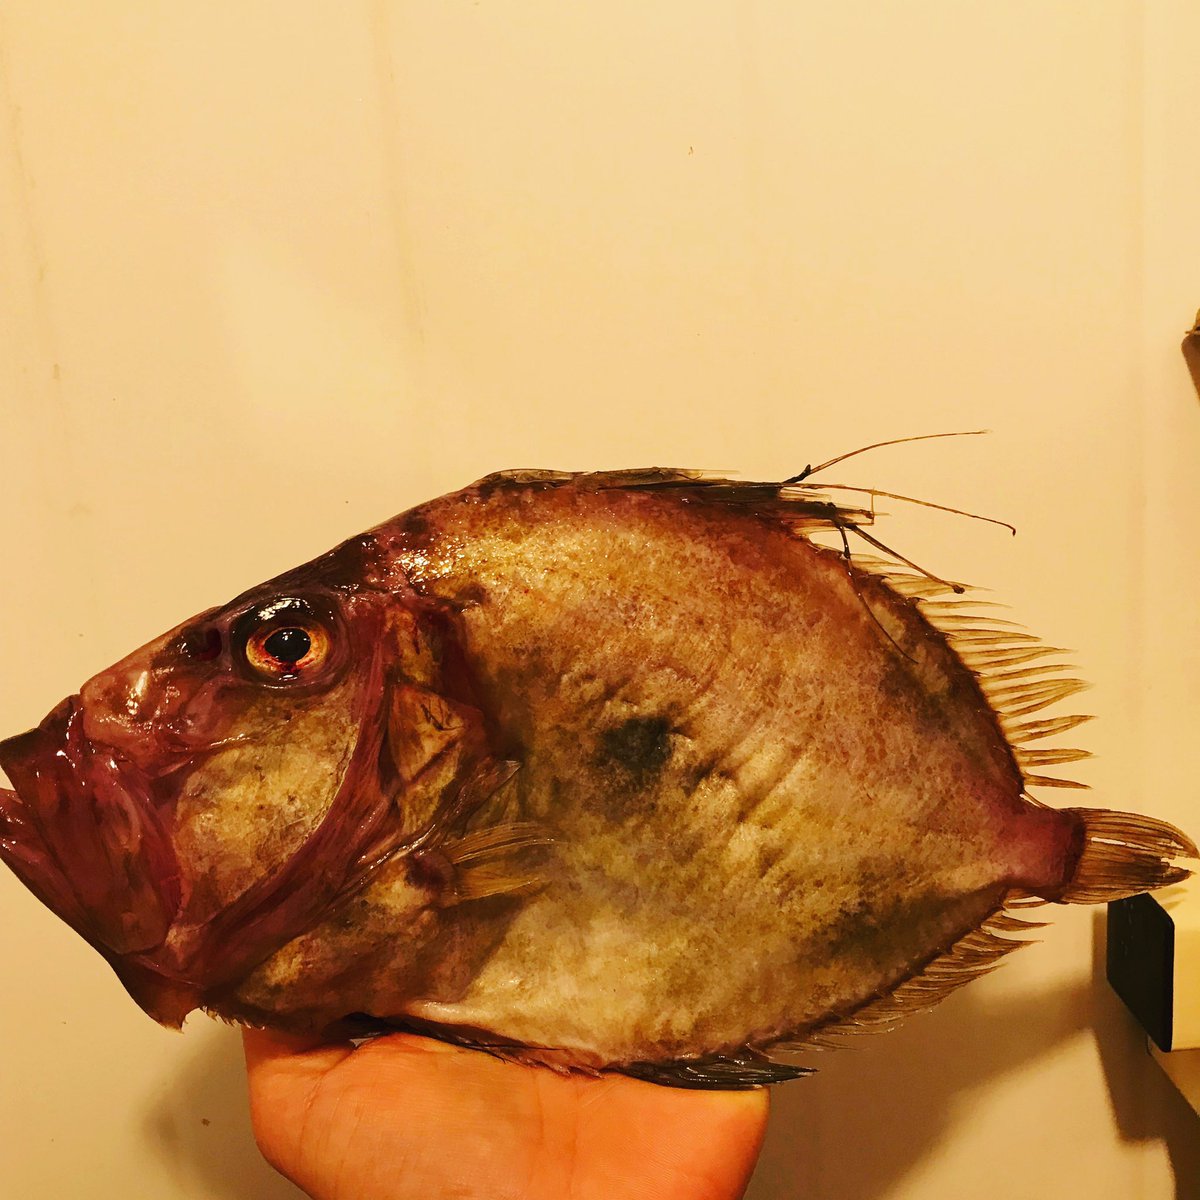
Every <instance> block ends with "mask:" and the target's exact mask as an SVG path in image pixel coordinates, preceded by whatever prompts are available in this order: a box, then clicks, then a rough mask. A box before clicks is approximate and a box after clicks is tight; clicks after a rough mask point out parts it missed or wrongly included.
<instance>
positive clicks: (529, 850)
mask: <svg viewBox="0 0 1200 1200" xmlns="http://www.w3.org/2000/svg"><path fill="white" fill-rule="evenodd" d="M909 440H911V439H909ZM879 444H890V443H879ZM873 448H874V447H867V448H866V449H873ZM847 457H850V456H848V455H844V456H841V457H840V458H838V459H833V460H830V462H829V463H823V464H821V465H820V466H819V467H817V468H814V467H811V466H809V467H806V468H805V470H804V471H803V472H801V473H800V474H799V475H796V476H793V477H791V478H789V479H787V480H784V481H782V482H775V483H761V482H752V481H740V480H735V479H730V478H724V477H719V476H713V475H708V474H706V473H703V472H697V471H690V470H677V469H665V468H648V469H640V470H624V471H608V472H591V473H570V472H556V471H548V470H513V471H502V472H498V473H495V474H492V475H489V476H487V477H485V478H484V479H482V480H480V481H478V482H477V483H475V484H473V485H471V486H469V487H467V488H465V489H463V490H460V491H457V492H454V493H451V494H450V495H447V496H443V497H441V498H439V499H435V500H432V501H430V502H428V503H424V504H421V505H419V506H418V507H416V508H413V509H411V510H409V511H407V512H405V513H402V514H401V515H399V516H397V517H395V518H393V519H392V520H389V521H387V522H385V523H383V524H381V525H379V526H377V527H376V528H374V529H372V530H370V531H368V532H366V533H364V534H361V535H358V536H355V537H352V538H350V539H349V540H348V541H345V542H344V543H342V544H341V545H340V546H338V547H336V548H335V549H333V550H331V551H330V552H328V553H326V554H324V555H322V556H320V557H318V558H316V559H314V560H313V561H312V562H310V563H307V564H306V565H304V566H301V567H298V568H296V569H294V570H291V571H288V572H286V573H285V574H282V575H280V576H278V577H276V578H274V579H272V580H270V581H268V582H266V583H263V584H261V585H259V586H257V587H254V588H252V589H250V590H249V591H246V592H244V593H243V594H242V595H240V596H238V597H237V598H236V599H234V600H232V601H231V602H229V603H227V604H224V605H221V606H219V607H215V608H212V609H209V610H208V611H206V612H203V613H201V614H199V615H198V616H196V617H193V618H191V619H189V620H187V621H185V622H183V623H182V624H181V625H179V626H177V627H176V628H174V629H172V630H170V631H169V632H167V633H165V634H163V635H162V636H160V637H158V638H157V639H155V640H154V641H151V642H150V643H149V644H147V645H146V646H144V647H142V648H141V649H139V650H137V651H135V652H134V653H132V654H131V655H129V656H128V657H126V658H124V659H122V660H121V661H120V662H118V663H116V664H115V665H114V666H112V667H110V668H108V669H107V670H104V671H101V672H100V673H99V674H98V675H96V676H95V677H94V678H92V679H90V680H88V681H87V682H86V683H84V684H83V686H82V687H81V688H80V690H79V692H78V693H77V694H75V695H73V696H71V697H69V698H68V699H66V700H64V701H63V702H62V703H61V704H59V705H58V706H57V707H56V708H54V710H53V711H52V712H51V713H49V715H47V716H46V717H45V719H44V720H42V721H41V723H40V724H39V725H37V726H36V727H35V728H33V729H31V730H29V731H27V732H25V733H21V734H18V735H16V736H14V737H10V738H8V739H7V740H5V741H3V742H0V767H2V768H3V770H4V771H5V773H6V774H7V776H8V779H9V781H10V782H11V784H12V789H0V859H3V861H4V862H5V863H6V864H7V866H8V867H9V868H10V869H11V870H12V871H13V872H14V873H15V874H16V875H17V876H18V878H19V879H20V880H21V881H22V882H23V883H24V884H25V885H26V886H27V887H28V888H29V890H30V891H32V892H33V893H34V895H36V896H37V897H38V898H39V899H40V900H41V901H42V902H43V903H45V904H46V905H47V906H48V907H49V908H50V909H51V910H53V911H54V912H55V913H56V914H57V915H58V916H59V917H60V918H61V919H62V920H64V921H65V922H66V923H67V924H68V925H70V926H71V927H72V928H73V929H74V930H76V931H77V932H78V933H79V934H80V935H81V936H82V937H83V938H85V939H86V940H87V941H88V942H89V943H90V944H91V946H93V947H94V948H95V949H96V950H97V951H98V952H99V953H100V954H101V955H102V956H103V957H104V959H105V960H106V961H107V962H108V963H109V964H110V965H111V967H112V969H113V971H114V972H115V974H116V976H117V977H118V979H119V980H120V982H121V983H122V984H123V985H124V987H125V989H126V990H127V991H128V992H129V994H130V995H131V996H132V997H133V999H134V1000H135V1001H136V1002H137V1003H138V1004H139V1005H140V1006H141V1007H142V1008H143V1009H144V1010H145V1011H146V1012H147V1013H148V1014H149V1015H150V1016H152V1017H154V1018H155V1019H156V1020H157V1021H159V1022H161V1023H162V1024H164V1025H167V1026H170V1027H180V1026H181V1025H182V1024H183V1021H184V1019H185V1017H186V1016H187V1015H188V1014H189V1013H191V1012H192V1011H194V1010H197V1009H200V1010H204V1011H206V1012H208V1013H210V1014H212V1015H214V1016H217V1017H220V1018H223V1019H225V1020H228V1021H231V1022H237V1023H241V1024H244V1025H249V1026H255V1027H263V1028H272V1029H278V1030H284V1031H292V1032H307V1033H318V1034H322V1035H326V1036H335V1035H336V1036H343V1035H348V1034H352V1035H355V1036H370V1035H372V1034H375V1033H379V1032H382V1031H386V1030H408V1031H412V1032H416V1033H420V1034H424V1035H427V1036H433V1037H437V1038H441V1039H444V1040H446V1041H450V1042H454V1043H457V1044H459V1045H463V1046H469V1047H474V1048H476V1049H479V1050H481V1051H484V1052H487V1053H490V1054H494V1055H497V1056H499V1057H501V1058H506V1059H512V1060H514V1061H518V1062H523V1063H528V1064H537V1065H540V1066H543V1067H547V1068H551V1069H554V1070H558V1071H575V1072H583V1073H593V1074H594V1073H599V1072H604V1071H617V1072H622V1073H625V1074H627V1075H632V1076H635V1077H637V1078H641V1079H646V1080H649V1081H652V1082H655V1083H660V1084H664V1085H668V1086H674V1087H694V1088H716V1089H721V1088H728V1089H742V1088H753V1087H760V1086H763V1085H765V1084H772V1083H779V1082H783V1081H785V1080H789V1079H794V1078H797V1077H799V1076H801V1075H804V1074H807V1073H809V1072H810V1071H811V1069H812V1068H811V1066H810V1065H809V1064H808V1063H807V1061H804V1060H806V1058H807V1055H808V1052H809V1051H810V1050H812V1049H813V1048H816V1047H821V1046H825V1045H830V1044H839V1043H840V1042H841V1041H843V1040H844V1039H845V1037H846V1036H848V1035H853V1034H856V1033H859V1032H863V1031H871V1030H883V1029H889V1028H891V1027H893V1026H894V1025H895V1024H896V1023H898V1022H899V1021H901V1020H902V1019H904V1018H905V1017H907V1016H908V1015H909V1014H910V1013H913V1012H916V1011H920V1010H924V1009H928V1008H930V1007H932V1006H933V1005H934V1004H936V1003H938V1002H939V1001H940V1000H941V999H943V998H944V997H945V996H947V995H948V994H950V993H951V992H952V991H954V990H955V989H956V988H958V987H959V986H961V985H963V984H964V983H967V982H968V981H970V980H972V979H974V978H977V977H978V976H980V975H982V974H984V973H986V972H988V971H990V970H992V969H993V968H994V967H995V966H996V965H997V964H998V963H999V961H1000V960H1001V959H1002V958H1003V957H1004V956H1005V955H1007V954H1008V953H1010V952H1011V951H1013V950H1015V949H1017V948H1018V947H1020V946H1022V945H1026V944H1028V942H1029V940H1030V938H1029V937H1028V935H1027V933H1026V931H1028V930H1032V929H1036V928H1037V927H1038V923H1037V922H1034V921H1031V920H1029V919H1028V911H1027V910H1029V909H1030V908H1033V907H1036V906H1040V905H1053V904H1073V903H1085V904H1094V903H1102V902H1105V901H1108V900H1113V899H1117V898H1119V897H1124V896H1128V895H1132V894H1136V893H1139V892H1143V891H1147V890H1150V889H1153V888H1157V887H1161V886H1165V885H1167V884H1170V883H1173V882H1176V881H1178V880H1180V879H1182V878H1184V877H1185V876H1186V875H1187V874H1188V868H1187V866H1186V865H1185V862H1186V860H1187V859H1191V858H1195V857H1196V847H1195V845H1194V844H1193V842H1192V841H1191V840H1190V839H1189V838H1188V837H1187V836H1186V835H1185V834H1184V833H1182V832H1181V831H1180V830H1178V829H1176V828H1174V827H1173V826H1171V825H1169V824H1167V823H1165V822H1163V821H1159V820H1157V819H1154V818H1152V817H1148V816H1142V815H1138V814H1133V813H1124V812H1115V811H1109V810H1105V809H1099V808H1080V807H1068V808H1054V807H1050V806H1048V805H1046V804H1045V803H1043V802H1042V801H1041V800H1039V799H1036V798H1035V796H1034V795H1033V793H1035V792H1040V791H1041V790H1042V789H1045V788H1052V787H1060V788H1061V787H1066V788H1074V787H1078V786H1079V785H1078V784H1076V783H1074V782H1073V781H1071V780H1069V779H1066V778H1064V777H1062V776H1061V775H1060V774H1058V773H1057V772H1058V771H1059V769H1060V768H1062V767H1064V766H1066V765H1068V764H1070V763H1072V762H1075V761H1077V760H1079V759H1081V758H1083V757H1085V755H1084V754H1083V752H1082V751H1079V750H1076V749H1073V748H1062V747H1060V746H1058V745H1057V744H1056V743H1057V738H1058V736H1059V735H1062V734H1066V733H1068V732H1069V731H1071V730H1073V729H1074V728H1075V727H1076V726H1078V725H1080V724H1081V723H1082V722H1083V721H1085V720H1087V719H1088V717H1087V715H1086V714H1076V713H1068V714H1066V715H1048V714H1047V712H1046V710H1047V709H1049V708H1051V707H1052V706H1057V705H1058V704H1059V703H1060V702H1062V701H1065V700H1067V699H1068V698H1070V697H1072V696H1074V695H1075V694H1076V693H1078V692H1079V691H1080V690H1081V689H1082V687H1083V685H1082V684H1081V683H1080V682H1079V681H1078V680H1077V679H1076V678H1075V677H1074V676H1073V675H1071V674H1070V673H1069V668H1068V667H1067V666H1066V665H1065V663H1064V662H1063V660H1062V655H1063V653H1065V652H1062V651H1059V650H1057V649H1056V648H1054V647H1050V646H1045V645H1043V644H1042V643H1041V642H1039V641H1038V640H1037V639H1036V638H1035V637H1034V636H1033V635H1031V634H1029V633H1028V632H1026V631H1025V630H1024V629H1023V628H1022V627H1021V626H1019V625H1018V624H1016V623H1014V622H1012V621H1009V620H1007V619H1001V618H999V617H998V616H997V615H996V612H995V610H994V609H992V608H988V607H987V606H986V605H984V606H981V605H980V603H979V602H977V601H976V600H975V599H973V597H972V595H971V594H970V593H969V592H968V591H967V589H966V588H965V585H962V584H959V583H957V582H954V581H951V580H946V579H942V578H941V577H939V576H935V575H932V574H931V573H929V572H927V571H925V570H923V569H922V568H920V567H919V566H917V565H916V564H915V563H913V562H911V561H910V560H909V559H907V558H904V557H903V556H902V555H900V554H898V553H897V552H896V551H893V550H891V549H890V548H889V547H888V546H887V545H886V544H885V543H884V542H882V541H881V540H880V537H879V536H878V532H877V527H876V524H875V517H876V512H875V502H876V499H877V498H878V497H880V496H891V495H893V494H892V493H886V492H879V491H875V490H872V489H855V490H856V491H860V493H861V495H860V498H859V501H858V502H856V503H848V502H847V500H846V498H845V495H844V493H843V492H838V491H837V488H838V486H839V485H835V484H818V483H817V482H816V480H815V479H814V476H816V475H817V474H818V473H819V472H821V471H823V470H825V469H827V468H828V467H829V466H830V465H831V464H832V463H836V462H840V461H842V460H843V459H844V458H847ZM897 498H898V499H906V498H905V497H897ZM934 507H945V506H936V505H935V506H934ZM950 511H952V512H956V511H958V510H950ZM1014 532H1015V530H1014ZM851 539H853V541H854V546H855V548H854V549H853V550H852V549H851ZM863 547H866V548H865V549H863ZM1047 743H1049V746H1048V747H1047Z"/></svg>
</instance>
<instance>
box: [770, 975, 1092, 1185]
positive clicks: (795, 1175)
mask: <svg viewBox="0 0 1200 1200" xmlns="http://www.w3.org/2000/svg"><path fill="white" fill-rule="evenodd" d="M1089 992H1090V988H1089V987H1088V986H1087V985H1084V984H1080V985H1079V986H1077V987H1075V988H1067V989H1063V990H1060V991H1057V992H1049V993H1045V992H1039V993H1037V994H1036V995H1031V996H1029V997H1027V998H1023V999H1016V1000H1012V999H1010V1000H1008V1001H1007V1002H1005V1003H1003V1004H1000V1003H996V1002H987V1001H981V1000H980V999H979V997H978V993H977V992H976V993H972V991H971V989H970V988H967V989H965V990H964V991H962V992H959V993H958V994H957V995H956V996H954V997H952V998H951V999H950V1000H949V1001H947V1002H946V1003H945V1004H944V1005H943V1006H941V1008H940V1010H939V1011H938V1013H937V1015H936V1017H931V1018H929V1019H927V1020H920V1019H914V1020H911V1021H909V1022H908V1023H906V1024H905V1025H903V1026H901V1027H900V1028H898V1029H896V1030H894V1031H893V1032H892V1033H889V1034H887V1035H886V1037H882V1036H881V1037H876V1038H872V1037H869V1036H864V1037H863V1039H862V1040H861V1042H859V1043H858V1045H857V1047H856V1046H855V1043H853V1042H851V1043H848V1044H847V1046H846V1047H845V1048H843V1049H839V1050H837V1051H836V1052H834V1053H833V1054H831V1055H830V1056H829V1057H828V1058H825V1057H821V1058H820V1059H814V1060H813V1061H814V1063H815V1065H816V1066H817V1067H818V1073H817V1074H816V1075H815V1076H813V1077H812V1078H811V1079H808V1080H804V1081H802V1083H800V1084H795V1085H790V1086H787V1087H783V1088H778V1089H776V1090H775V1093H774V1095H773V1097H772V1123H771V1131H770V1132H769V1133H768V1135H767V1144H766V1146H765V1148H764V1150H763V1155H762V1158H761V1159H760V1161H759V1166H758V1170H757V1172H756V1173H755V1176H754V1180H753V1182H752V1184H751V1187H750V1190H749V1191H748V1192H747V1193H746V1200H767V1197H774V1196H806V1197H813V1200H818V1198H826V1197H828V1198H830V1200H833V1198H835V1197H836V1200H885V1197H888V1196H891V1195H892V1194H893V1191H894V1188H895V1186H896V1185H897V1183H899V1182H900V1181H901V1180H903V1178H904V1177H905V1176H906V1175H907V1174H908V1173H909V1171H911V1170H912V1169H913V1168H914V1167H915V1166H916V1165H917V1164H918V1163H919V1162H920V1161H921V1160H922V1159H923V1158H924V1157H925V1156H926V1155H927V1154H928V1153H929V1151H930V1149H931V1148H932V1147H934V1146H936V1145H937V1144H938V1142H939V1141H940V1140H941V1138H942V1137H943V1135H944V1134H945V1133H946V1131H947V1129H948V1127H949V1125H950V1123H951V1121H952V1119H953V1117H954V1115H955V1109H956V1105H957V1103H958V1101H960V1100H961V1095H962V1094H963V1093H966V1092H969V1091H976V1090H978V1089H979V1088H980V1087H982V1086H984V1085H986V1084H987V1082H988V1081H989V1080H990V1079H993V1078H995V1077H998V1076H1001V1075H1005V1074H1008V1073H1009V1072H1012V1071H1017V1070H1019V1069H1020V1068H1021V1067H1022V1066H1024V1065H1025V1064H1027V1063H1028V1062H1030V1061H1032V1060H1034V1059H1037V1058H1040V1057H1042V1056H1043V1055H1044V1054H1046V1053H1048V1052H1049V1051H1050V1050H1052V1049H1053V1048H1054V1047H1055V1046H1056V1045H1058V1044H1059V1043H1060V1042H1063V1041H1065V1040H1066V1039H1067V1038H1069V1037H1071V1036H1072V1035H1074V1034H1076V1033H1078V1032H1079V1031H1081V1030H1082V1029H1085V1028H1086V1027H1087V1026H1088V1024H1089V1021H1090V1011H1089V1003H1090V996H1089ZM934 1022H935V1023H936V1025H937V1028H936V1031H934V1033H933V1035H932V1036H933V1038H934V1040H931V1030H930V1024H931V1023H934ZM798 1130H803V1131H804V1134H803V1136H801V1137H797V1136H796V1131H798ZM772 1135H774V1136H772ZM867 1145H869V1147H870V1152H869V1153H865V1152H861V1150H862V1148H863V1147H865V1146H867ZM847 1148H850V1150H849V1152H847Z"/></svg>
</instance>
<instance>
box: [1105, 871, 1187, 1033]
mask: <svg viewBox="0 0 1200 1200" xmlns="http://www.w3.org/2000/svg"><path fill="white" fill-rule="evenodd" d="M1105 968H1106V974H1107V976H1108V982H1109V984H1110V985H1111V987H1112V989H1113V991H1114V992H1116V993H1117V995H1118V996H1120V997H1121V999H1122V1000H1123V1001H1124V1003H1125V1007H1126V1008H1128V1009H1129V1011H1130V1012H1131V1013H1133V1015H1134V1016H1135V1017H1136V1018H1137V1019H1138V1021H1140V1022H1141V1024H1142V1026H1143V1028H1144V1029H1145V1030H1146V1032H1147V1033H1148V1034H1149V1035H1150V1036H1151V1038H1153V1039H1154V1044H1155V1045H1156V1046H1157V1047H1158V1048H1159V1049H1160V1050H1164V1051H1165V1050H1170V1049H1171V1041H1172V1036H1173V1028H1172V1024H1173V1023H1172V1009H1173V1007H1174V994H1173V993H1174V973H1175V923H1174V921H1172V920H1171V917H1170V915H1169V914H1168V913H1167V911H1166V909H1164V908H1163V907H1162V905H1161V904H1159V903H1158V902H1157V901H1156V900H1155V899H1154V898H1153V897H1152V896H1147V895H1141V896H1129V897H1127V898H1126V899H1124V900H1114V901H1113V902H1112V903H1111V904H1110V905H1109V906H1108V946H1107V954H1106V962H1105Z"/></svg>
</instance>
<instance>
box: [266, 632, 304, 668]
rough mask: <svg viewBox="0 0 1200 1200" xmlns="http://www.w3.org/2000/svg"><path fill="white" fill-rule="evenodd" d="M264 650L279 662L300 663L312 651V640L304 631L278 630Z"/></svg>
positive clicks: (269, 638)
mask: <svg viewBox="0 0 1200 1200" xmlns="http://www.w3.org/2000/svg"><path fill="white" fill-rule="evenodd" d="M263 649H264V650H265V651H266V652H267V653H268V654H269V655H270V656H271V657H272V658H273V659H275V660H276V661H277V662H281V663H298V662H299V661H300V660H301V659H302V658H303V657H304V656H305V655H306V654H307V653H308V652H309V650H311V649H312V638H311V637H309V635H308V634H307V633H305V631H304V630H303V629H295V628H292V627H290V626H289V627H288V628H286V629H276V630H275V632H274V633H272V634H271V635H270V637H268V638H267V639H266V641H264V642H263Z"/></svg>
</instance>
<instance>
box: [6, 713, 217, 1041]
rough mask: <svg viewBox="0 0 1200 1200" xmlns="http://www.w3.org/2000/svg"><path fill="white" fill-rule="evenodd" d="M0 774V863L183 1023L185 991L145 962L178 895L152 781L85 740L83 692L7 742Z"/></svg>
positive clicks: (159, 1014) (149, 1002)
mask: <svg viewBox="0 0 1200 1200" xmlns="http://www.w3.org/2000/svg"><path fill="white" fill-rule="evenodd" d="M0 768H2V769H3V770H4V773H5V774H6V775H7V776H8V778H9V780H10V782H11V783H12V785H13V788H14V789H15V790H11V791H10V790H8V789H7V788H0V861H2V862H4V863H5V864H6V865H7V866H8V867H9V868H10V869H11V870H12V872H13V873H14V874H15V875H16V876H17V878H18V879H20V880H21V882H22V883H23V884H25V886H26V887H27V888H28V889H29V890H30V891H31V892H33V894H34V895H35V896H37V898H38V899H39V900H41V901H42V903H44V904H45V905H46V906H47V907H48V908H50V909H51V910H52V911H53V912H54V913H55V914H56V915H57V916H59V917H60V918H61V919H62V920H64V921H65V922H66V923H67V924H68V925H70V926H71V927H72V928H73V929H74V930H75V931H76V932H77V933H79V934H80V935H81V936H82V937H83V938H85V939H86V940H87V941H88V942H89V943H90V944H91V945H92V946H93V947H95V949H97V950H98V951H99V952H100V953H101V954H102V955H103V956H104V957H105V958H106V959H108V961H109V962H110V963H111V964H112V965H113V967H114V968H115V969H116V971H117V974H118V975H119V976H120V977H121V979H122V981H123V982H124V983H125V985H126V987H127V988H128V989H129V990H130V991H131V992H132V993H133V995H134V999H136V1000H137V1001H138V1003H139V1004H141V1005H142V1007H143V1008H145V1009H146V1010H147V1012H149V1013H150V1014H151V1016H154V1017H155V1018H156V1019H158V1020H160V1021H164V1022H166V1023H169V1024H178V1023H179V1021H181V1020H182V1014H180V1013H178V1009H179V1007H180V1004H181V1003H182V1002H183V1001H182V998H181V997H180V996H179V995H178V992H179V987H178V986H177V983H176V982H175V981H171V980H169V979H167V978H165V977H160V975H159V972H157V971H155V970H154V969H153V968H152V967H151V966H150V965H149V964H150V962H151V961H152V960H153V958H154V957H155V955H154V954H153V952H154V951H155V950H156V949H158V948H160V947H162V946H163V944H164V942H165V940H166V938H167V935H168V933H169V931H170V929H171V925H172V923H173V922H174V921H175V919H176V916H177V914H178V912H179V908H180V899H181V897H180V870H179V864H178V861H177V859H176V857H175V852H174V849H173V847H172V845H171V841H170V838H169V836H168V833H167V830H166V829H165V827H164V825H163V822H162V819H161V818H160V815H159V813H158V811H157V809H156V806H155V804H154V802H153V798H152V792H151V788H150V784H149V781H148V780H147V779H146V778H145V777H144V776H143V775H142V773H141V772H140V771H138V770H137V769H136V768H132V767H131V766H130V765H129V764H128V763H125V762H122V761H121V760H119V759H118V757H117V756H116V755H115V754H114V752H113V751H112V750H111V749H109V748H108V747H106V746H104V745H102V744H98V743H93V742H92V741H90V740H89V739H88V738H87V737H85V736H84V733H83V709H82V705H81V702H80V700H79V697H78V696H72V697H70V698H68V699H67V700H64V701H63V702H62V703H61V704H60V705H59V706H58V707H57V708H55V709H54V710H53V711H52V712H51V713H50V714H49V715H48V716H47V717H46V718H45V720H43V721H42V722H41V723H40V724H39V725H38V726H37V727H36V728H34V729H30V730H28V731H27V732H25V733H21V734H17V735H16V736H15V737H10V738H7V739H5V740H4V741H0ZM188 1007H189V1008H190V1007H194V1005H191V1004H190V1005H189V1006H188ZM186 1011H187V1009H185V1010H184V1012H186Z"/></svg>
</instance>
